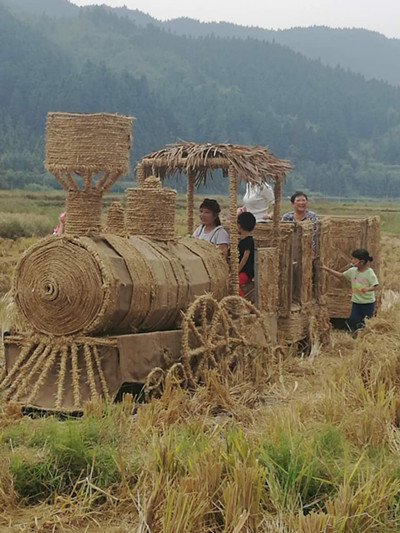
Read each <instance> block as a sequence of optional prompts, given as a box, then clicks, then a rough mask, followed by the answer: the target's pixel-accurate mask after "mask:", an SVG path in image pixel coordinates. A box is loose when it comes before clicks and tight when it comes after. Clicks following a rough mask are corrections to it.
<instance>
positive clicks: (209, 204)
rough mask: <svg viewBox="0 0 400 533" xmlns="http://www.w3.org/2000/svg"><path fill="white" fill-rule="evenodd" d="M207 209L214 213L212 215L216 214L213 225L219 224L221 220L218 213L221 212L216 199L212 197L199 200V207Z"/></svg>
mask: <svg viewBox="0 0 400 533" xmlns="http://www.w3.org/2000/svg"><path fill="white" fill-rule="evenodd" d="M202 208H204V209H208V210H209V211H211V212H212V213H214V215H216V217H215V225H216V226H220V225H221V221H220V219H219V216H218V215H219V213H220V212H221V208H220V206H219V203H218V202H217V200H214V199H213V198H204V200H203V201H202V202H201V204H200V209H202Z"/></svg>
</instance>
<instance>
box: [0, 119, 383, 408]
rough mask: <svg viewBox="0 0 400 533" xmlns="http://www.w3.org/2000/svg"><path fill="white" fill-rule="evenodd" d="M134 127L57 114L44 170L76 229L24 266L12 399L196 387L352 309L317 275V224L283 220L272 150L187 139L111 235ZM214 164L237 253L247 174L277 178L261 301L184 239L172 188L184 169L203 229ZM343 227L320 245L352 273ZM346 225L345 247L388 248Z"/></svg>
mask: <svg viewBox="0 0 400 533" xmlns="http://www.w3.org/2000/svg"><path fill="white" fill-rule="evenodd" d="M131 126H132V119H131V118H130V117H125V116H119V115H110V114H104V113H98V114H70V113H49V114H48V118H47V131H46V168H47V169H48V170H49V171H50V172H52V173H53V175H54V176H55V178H56V179H57V180H58V181H59V183H61V185H62V187H63V188H64V189H65V191H66V212H67V216H66V233H65V235H63V236H59V237H54V236H51V237H47V238H44V239H42V240H40V241H38V242H37V243H36V244H34V245H33V246H32V247H31V248H29V249H28V250H27V251H26V252H25V254H24V255H23V256H22V257H21V259H20V261H19V263H18V265H17V267H16V271H15V276H14V287H13V293H14V300H15V304H16V308H17V315H18V320H17V321H16V322H18V328H16V329H15V331H12V332H11V335H7V336H5V338H4V346H5V357H6V367H5V374H4V376H3V380H2V388H3V390H4V391H5V392H4V394H5V397H6V398H8V399H13V400H15V401H20V402H21V403H23V404H24V405H27V406H33V407H38V408H43V409H52V410H65V411H66V410H80V409H82V407H83V404H84V402H85V401H86V400H89V399H95V398H97V397H98V396H101V397H103V398H104V399H105V400H107V401H112V400H113V399H114V398H115V397H116V395H117V394H118V391H119V390H120V388H121V386H123V385H124V384H126V383H139V384H143V383H145V382H146V380H148V379H149V375H150V376H152V377H153V378H154V379H155V382H157V379H158V376H161V375H162V374H163V373H164V372H165V371H167V370H168V369H170V371H173V372H176V374H177V376H178V375H179V376H180V379H182V380H185V381H186V382H187V383H188V384H194V383H195V382H196V381H198V380H201V378H202V375H203V372H204V370H205V368H209V367H212V366H217V367H218V368H219V369H220V370H221V368H222V369H223V368H224V365H225V368H227V369H228V368H230V367H231V366H232V364H233V361H234V360H235V359H236V360H237V358H238V357H241V356H243V354H244V353H245V351H246V350H250V349H253V348H260V347H265V346H266V345H270V344H276V343H277V342H291V343H293V342H297V341H299V340H301V339H303V338H305V337H307V336H308V335H309V334H310V332H311V333H312V334H313V335H314V336H315V335H318V334H319V333H326V331H329V324H328V319H329V317H334V316H345V314H346V312H347V309H345V310H344V309H343V306H345V304H343V302H346V304H347V300H348V294H347V289H346V288H344V287H337V288H335V287H334V290H335V291H336V292H333V293H332V290H331V289H329V290H328V289H327V285H326V282H325V279H324V277H323V276H321V275H320V272H319V271H318V268H317V267H316V266H315V265H314V271H313V264H312V255H311V239H312V228H311V226H310V224H309V223H306V222H305V223H299V224H291V223H286V224H283V223H282V224H281V223H280V222H279V210H280V196H281V187H282V182H283V180H284V179H285V176H286V173H287V171H288V170H289V169H290V168H291V167H290V165H289V164H288V163H287V162H286V161H282V160H279V159H277V158H275V157H274V156H272V155H271V154H270V152H269V151H268V149H267V148H261V147H247V146H233V145H226V144H222V145H211V144H206V145H197V144H194V143H176V144H174V145H171V146H167V147H165V148H164V149H162V150H160V151H157V152H152V153H151V154H149V155H147V156H146V157H144V158H143V159H142V160H141V161H140V163H139V165H138V168H137V178H138V188H136V189H128V190H127V191H126V207H125V209H124V208H123V206H122V205H121V204H119V203H118V202H115V203H113V204H112V205H111V207H110V209H109V211H108V216H107V223H106V227H105V230H104V231H103V230H102V223H101V212H102V195H103V193H104V191H106V190H108V189H109V188H110V187H111V186H112V184H113V183H115V181H116V180H117V179H118V178H119V177H121V176H122V175H124V174H125V173H126V172H127V171H128V169H129V149H130V144H131ZM216 168H218V169H222V172H223V174H224V175H225V176H227V177H228V178H229V194H230V221H231V222H230V227H229V230H230V238H231V246H232V249H233V250H235V249H236V246H237V241H238V235H237V230H236V208H237V205H236V194H237V184H238V179H243V180H247V181H250V182H252V183H263V182H266V181H269V182H273V183H274V187H275V197H276V200H275V205H274V219H273V222H272V223H271V224H257V226H256V230H255V240H256V244H257V248H258V250H257V265H256V267H257V268H256V271H257V273H256V277H255V287H254V292H255V297H254V301H253V303H250V302H246V301H245V300H243V299H241V298H239V297H238V296H237V289H238V279H237V278H238V276H237V264H236V262H235V261H232V262H231V266H230V268H229V267H228V264H227V263H226V261H225V259H224V258H223V256H222V254H221V253H220V252H219V250H218V249H216V248H215V247H214V246H212V245H210V244H209V243H207V242H204V241H200V240H195V239H191V238H177V237H176V236H175V232H174V221H175V218H174V217H175V202H176V192H175V191H173V190H171V189H168V188H163V187H162V186H161V179H163V178H164V177H166V176H170V175H174V174H175V173H177V172H178V173H184V174H186V176H187V226H188V233H190V234H191V233H192V231H193V226H194V214H193V211H194V189H195V187H196V186H197V185H198V184H200V183H204V182H205V180H206V179H207V177H208V175H209V174H210V173H211V172H212V170H213V169H216ZM337 224H339V225H340V224H341V222H340V220H339V219H338V220H337V221H335V220H333V219H327V220H325V221H321V224H320V228H319V251H320V255H321V256H324V262H326V263H327V264H332V266H336V267H340V266H341V265H338V264H336V263H335V261H336V260H337V257H338V254H333V253H332V246H333V243H334V237H335V235H337V231H336V228H337ZM346 233H347V236H348V239H347V240H348V242H347V243H346V244H347V247H350V248H351V247H356V246H354V245H355V244H356V245H357V246H360V245H361V244H365V245H366V244H368V247H369V248H370V249H371V250H372V251H373V252H374V247H375V250H377V246H378V243H379V226H378V222H377V220H376V219H362V220H354V221H353V222H351V223H349V221H346ZM341 238H342V240H343V237H341ZM336 246H337V247H339V245H338V243H336ZM340 249H341V250H343V242H341V244H340ZM335 305H336V307H335ZM341 306H342V307H341ZM244 308H246V310H249V309H250V314H244V313H243V312H242V311H243V309H244ZM338 309H339V310H338ZM337 313H339V315H338V314H337ZM343 313H344V314H343Z"/></svg>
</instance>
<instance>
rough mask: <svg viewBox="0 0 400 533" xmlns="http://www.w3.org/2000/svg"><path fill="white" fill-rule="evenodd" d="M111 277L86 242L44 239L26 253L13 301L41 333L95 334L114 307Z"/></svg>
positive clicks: (23, 257) (94, 251)
mask: <svg viewBox="0 0 400 533" xmlns="http://www.w3.org/2000/svg"><path fill="white" fill-rule="evenodd" d="M113 282H114V280H113V278H112V275H111V272H110V269H109V268H108V265H107V264H106V263H105V262H104V261H103V260H102V258H100V257H99V255H98V253H97V250H96V248H95V246H94V245H93V243H92V242H91V241H90V239H73V238H69V237H60V238H54V237H49V238H47V239H43V240H41V241H40V242H39V243H37V244H35V245H33V246H32V247H31V248H29V249H28V250H27V251H26V252H25V254H24V255H23V256H22V258H21V260H20V261H19V263H18V265H17V267H16V271H15V276H14V294H15V301H16V303H17V306H18V308H19V310H20V311H21V313H22V315H23V316H24V317H25V319H26V320H27V321H28V322H29V323H30V324H31V325H32V326H33V327H34V329H36V330H37V331H39V332H41V333H46V334H50V335H70V334H73V333H76V332H85V331H90V332H92V331H94V330H96V327H97V326H98V323H99V321H101V322H104V321H106V322H107V317H108V313H109V311H110V310H111V309H112V308H113V307H115V302H114V304H113V301H114V300H115V298H114V295H113V292H112V285H113Z"/></svg>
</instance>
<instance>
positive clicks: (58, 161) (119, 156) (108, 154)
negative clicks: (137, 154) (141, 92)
mask: <svg viewBox="0 0 400 533" xmlns="http://www.w3.org/2000/svg"><path fill="white" fill-rule="evenodd" d="M131 129H132V117H127V116H122V115H112V114H108V113H94V114H84V113H82V114H79V113H48V115H47V124H46V161H45V167H46V169H47V170H48V171H49V172H52V173H53V174H57V173H59V172H68V171H73V172H80V173H86V172H88V171H89V172H94V173H97V172H100V171H110V172H115V173H117V174H119V175H120V176H121V175H123V174H126V173H127V172H128V170H129V150H130V146H131Z"/></svg>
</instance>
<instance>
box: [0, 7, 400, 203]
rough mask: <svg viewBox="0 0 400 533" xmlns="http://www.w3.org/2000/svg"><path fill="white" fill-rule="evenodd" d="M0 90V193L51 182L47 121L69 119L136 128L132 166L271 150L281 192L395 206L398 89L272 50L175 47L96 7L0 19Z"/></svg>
mask: <svg viewBox="0 0 400 533" xmlns="http://www.w3.org/2000/svg"><path fill="white" fill-rule="evenodd" d="M0 1H1V0H0ZM18 1H19V2H20V3H22V2H23V0H18ZM37 1H39V0H37ZM43 1H44V0H40V2H41V3H43ZM57 1H58V0H54V2H53V7H54V5H55V4H56V3H57ZM59 1H60V2H61V4H62V5H63V7H64V8H65V7H66V4H65V1H64V0H59ZM61 4H60V5H61ZM67 4H68V3H67ZM74 7H76V6H74ZM0 79H1V80H6V83H3V82H2V83H1V88H0V113H1V114H0V117H1V118H0V178H1V182H0V186H1V187H8V186H11V185H14V186H16V185H18V184H19V182H20V181H21V180H22V183H24V182H25V183H33V182H38V183H39V185H43V184H44V185H46V184H48V183H52V182H53V181H54V180H53V181H51V180H49V178H47V177H44V176H43V167H42V164H41V161H42V160H43V134H44V123H45V115H46V112H47V110H63V111H72V110H73V111H109V112H119V113H126V114H133V115H134V116H135V117H137V121H136V122H135V124H134V143H133V148H134V149H133V159H134V160H135V159H137V158H139V157H140V156H142V155H143V154H144V153H146V152H147V151H149V150H152V149H154V148H158V147H160V145H161V144H163V143H166V142H172V141H174V140H176V138H183V139H185V140H193V141H200V142H206V141H210V142H232V143H245V144H262V145H266V144H267V145H269V146H270V148H271V150H272V151H273V152H274V154H275V155H277V156H278V157H281V158H288V159H290V160H291V162H292V163H293V164H294V165H295V170H294V172H293V173H292V176H291V178H290V182H289V184H288V189H290V188H292V187H295V186H296V187H304V188H307V189H309V190H311V191H314V192H321V193H322V194H329V195H335V196H336V195H340V196H345V195H356V194H360V195H366V196H387V197H395V196H396V197H397V196H400V165H399V161H400V89H398V88H396V87H391V86H389V85H388V84H386V83H383V82H378V81H365V79H364V78H363V77H362V76H360V75H355V74H352V73H350V72H349V71H345V70H344V69H341V68H339V67H337V68H335V69H332V68H329V67H326V66H323V65H322V64H321V62H319V61H312V60H310V59H306V58H305V57H304V56H302V55H300V54H296V53H294V52H293V51H292V50H290V49H289V48H287V47H283V46H281V45H279V44H277V43H272V42H263V41H261V40H260V39H250V38H249V39H239V38H222V37H216V36H215V35H210V36H205V37H199V38H193V37H185V36H179V35H176V34H173V33H171V32H170V31H166V30H164V29H162V28H160V27H157V26H154V25H138V24H135V22H133V21H132V20H131V19H130V18H129V17H128V16H122V17H121V16H119V15H118V14H117V13H116V12H114V11H112V10H110V9H106V8H104V7H96V8H86V9H79V14H78V16H76V15H75V11H74V14H73V15H71V16H70V15H69V16H68V17H64V16H59V17H54V18H50V17H49V16H42V15H40V16H39V15H38V16H37V17H31V16H28V15H26V16H25V18H24V17H23V16H22V18H21V14H20V15H19V18H18V19H16V18H15V17H14V16H13V15H12V14H11V13H10V12H9V11H7V10H6V9H5V8H3V9H1V8H0ZM27 176H28V177H27Z"/></svg>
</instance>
